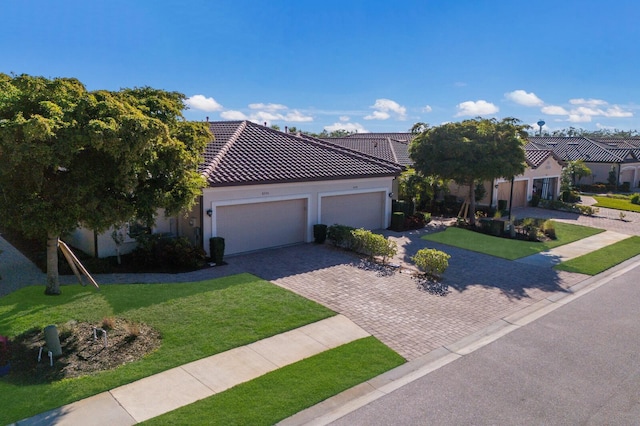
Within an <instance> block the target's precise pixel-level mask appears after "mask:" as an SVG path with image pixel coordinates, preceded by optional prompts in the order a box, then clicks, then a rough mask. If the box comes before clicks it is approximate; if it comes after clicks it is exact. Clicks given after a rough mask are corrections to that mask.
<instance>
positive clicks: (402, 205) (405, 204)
mask: <svg viewBox="0 0 640 426" xmlns="http://www.w3.org/2000/svg"><path fill="white" fill-rule="evenodd" d="M391 211H392V212H393V213H395V212H402V213H404V214H405V215H406V216H411V215H412V214H413V212H414V211H415V204H414V202H413V201H407V200H398V201H396V200H394V201H393V202H392V203H391Z"/></svg>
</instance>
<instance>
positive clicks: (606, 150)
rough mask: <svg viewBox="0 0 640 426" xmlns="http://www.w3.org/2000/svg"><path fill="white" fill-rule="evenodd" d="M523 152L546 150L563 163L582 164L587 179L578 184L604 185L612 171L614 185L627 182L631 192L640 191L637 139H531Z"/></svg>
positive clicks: (544, 137)
mask: <svg viewBox="0 0 640 426" xmlns="http://www.w3.org/2000/svg"><path fill="white" fill-rule="evenodd" d="M527 149H542V150H544V149H550V150H552V151H553V152H554V154H555V155H556V156H557V157H558V158H560V159H561V160H563V161H565V162H566V161H575V160H582V161H584V162H585V164H586V166H587V167H588V168H589V169H590V170H591V176H585V177H583V178H582V179H581V180H580V181H579V182H578V183H581V184H593V183H596V182H603V183H606V182H607V180H608V178H609V171H610V170H611V167H613V168H614V171H615V172H616V178H617V181H618V184H622V183H624V182H629V187H630V188H632V189H634V188H638V187H640V139H598V140H593V139H589V138H585V137H548V136H531V137H529V143H528V144H527Z"/></svg>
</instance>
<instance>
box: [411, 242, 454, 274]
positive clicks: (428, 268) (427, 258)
mask: <svg viewBox="0 0 640 426" xmlns="http://www.w3.org/2000/svg"><path fill="white" fill-rule="evenodd" d="M450 258H451V256H450V255H449V254H447V253H445V252H443V251H440V250H436V249H426V248H425V249H420V250H418V251H417V252H416V254H415V255H414V256H413V257H411V260H412V261H413V263H415V265H416V267H417V268H418V269H419V270H420V271H422V272H423V273H424V274H425V275H427V276H429V277H431V278H435V279H439V278H440V275H442V274H443V273H444V271H446V270H447V268H448V267H449V259H450Z"/></svg>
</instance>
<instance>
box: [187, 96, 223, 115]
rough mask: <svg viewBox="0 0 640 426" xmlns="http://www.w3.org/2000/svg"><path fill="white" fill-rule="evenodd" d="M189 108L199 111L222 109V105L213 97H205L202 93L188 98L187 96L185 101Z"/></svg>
mask: <svg viewBox="0 0 640 426" xmlns="http://www.w3.org/2000/svg"><path fill="white" fill-rule="evenodd" d="M185 103H186V104H187V106H188V107H189V108H193V109H197V110H199V111H207V112H213V111H220V110H221V109H222V105H220V104H219V103H218V102H216V100H215V99H213V98H206V97H205V96H204V95H193V96H191V97H190V98H187V100H186V101H185Z"/></svg>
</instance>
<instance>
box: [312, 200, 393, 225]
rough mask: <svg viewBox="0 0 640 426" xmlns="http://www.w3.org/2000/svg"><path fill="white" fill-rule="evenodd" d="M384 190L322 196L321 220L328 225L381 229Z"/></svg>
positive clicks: (382, 223)
mask: <svg viewBox="0 0 640 426" xmlns="http://www.w3.org/2000/svg"><path fill="white" fill-rule="evenodd" d="M384 197H385V193H384V192H365V193H361V194H349V195H331V196H326V197H322V198H321V200H320V202H321V208H320V209H321V210H320V221H321V222H322V223H324V224H326V225H329V226H331V225H334V224H336V223H337V224H339V225H347V226H353V227H354V228H365V229H370V230H373V229H381V228H386V226H385V225H384V201H385V199H384Z"/></svg>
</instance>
